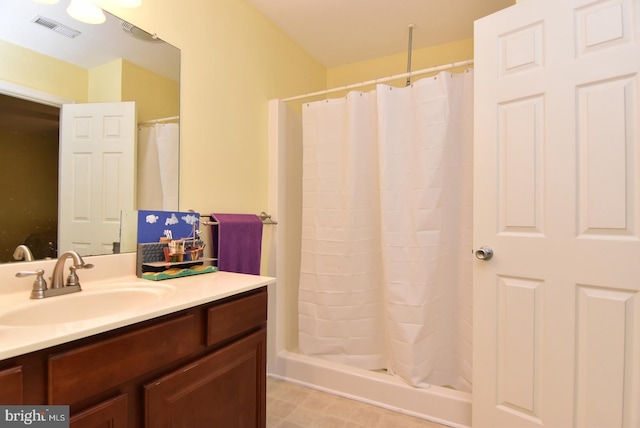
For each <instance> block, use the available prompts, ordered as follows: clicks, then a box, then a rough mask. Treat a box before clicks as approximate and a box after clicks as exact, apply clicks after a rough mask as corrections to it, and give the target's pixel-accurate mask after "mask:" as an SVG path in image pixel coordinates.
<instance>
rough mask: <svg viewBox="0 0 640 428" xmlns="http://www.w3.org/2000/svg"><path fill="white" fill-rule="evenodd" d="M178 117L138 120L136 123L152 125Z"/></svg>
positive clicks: (178, 117)
mask: <svg viewBox="0 0 640 428" xmlns="http://www.w3.org/2000/svg"><path fill="white" fill-rule="evenodd" d="M178 119H180V116H171V117H163V118H161V119H152V120H147V121H145V122H140V123H139V124H138V125H153V124H155V123H162V122H170V121H172V120H178Z"/></svg>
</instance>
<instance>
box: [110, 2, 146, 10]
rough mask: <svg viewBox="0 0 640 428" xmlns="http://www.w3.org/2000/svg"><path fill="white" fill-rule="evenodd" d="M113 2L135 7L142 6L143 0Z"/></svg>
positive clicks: (122, 5) (121, 5)
mask: <svg viewBox="0 0 640 428" xmlns="http://www.w3.org/2000/svg"><path fill="white" fill-rule="evenodd" d="M111 3H113V4H114V5H116V6H120V7H131V8H133V7H138V6H140V5H141V4H142V0H111Z"/></svg>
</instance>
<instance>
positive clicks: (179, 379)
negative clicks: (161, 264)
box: [0, 272, 274, 428]
mask: <svg viewBox="0 0 640 428" xmlns="http://www.w3.org/2000/svg"><path fill="white" fill-rule="evenodd" d="M140 281H141V282H140ZM166 282H167V283H169V282H170V283H171V285H170V286H169V288H170V289H171V291H170V292H168V293H165V294H163V296H162V298H157V299H155V300H154V301H153V302H151V303H146V304H145V305H143V307H141V308H140V309H139V310H135V309H134V310H128V311H127V312H126V313H125V314H117V315H116V314H114V315H101V316H99V317H97V318H92V319H87V320H84V321H78V322H68V321H66V320H65V322H62V323H58V324H55V321H54V323H53V324H52V326H46V325H45V326H36V327H34V326H7V325H2V323H1V321H2V320H3V319H4V318H3V314H6V313H7V311H6V310H5V311H3V308H1V307H0V341H1V342H2V344H3V346H2V348H3V349H1V350H0V360H1V361H0V404H33V405H41V404H52V405H55V404H64V405H69V406H70V413H71V426H72V427H94V426H96V427H97V426H110V427H153V428H157V427H177V426H180V427H214V426H220V427H225V428H226V427H254V426H255V427H264V426H265V423H266V422H265V421H266V419H265V418H266V414H265V406H266V352H267V351H266V349H267V345H266V338H267V333H266V322H267V285H268V284H271V283H273V282H274V280H273V278H268V277H260V276H252V275H241V274H233V273H228V272H216V273H213V274H205V275H200V276H197V277H190V278H180V279H176V280H171V281H166ZM136 284H138V285H139V286H140V287H148V286H149V281H146V282H145V280H141V279H131V280H130V281H129V280H128V282H127V283H126V287H127V289H129V288H135V286H136ZM152 285H153V284H152ZM102 286H105V284H103V285H102ZM158 286H161V284H158ZM100 287H101V285H100V284H98V285H96V286H95V287H86V290H87V291H82V292H80V293H76V294H78V295H80V294H82V293H85V292H86V293H87V295H88V296H90V295H91V293H96V292H100ZM95 290H98V291H95ZM1 297H2V298H3V300H2V302H3V305H4V304H6V302H8V301H10V300H11V299H12V298H13V297H11V296H9V297H7V296H6V295H3V296H1ZM5 297H6V298H5ZM64 298H65V296H59V297H53V298H51V299H64ZM24 299H26V300H28V292H27V293H26V294H24ZM85 301H87V302H88V301H90V300H87V299H86V298H85ZM51 302H52V303H51V304H53V303H54V302H53V300H51ZM21 304H24V303H21ZM26 304H27V305H30V304H36V305H37V304H38V302H33V301H32V302H27V303H26ZM7 319H8V320H9V321H8V323H11V322H12V318H10V317H9V318H7ZM5 324H6V323H5ZM40 327H41V329H42V330H45V332H46V331H47V330H48V333H49V335H50V337H49V338H46V336H47V333H45V334H42V333H37V332H36V329H37V328H40ZM29 331H31V332H32V333H34V334H33V335H32V336H31V338H30V339H29V338H28V336H29ZM68 337H75V338H74V339H73V340H68ZM5 344H7V345H8V347H5V346H4V345H5ZM12 346H13V347H12ZM25 351H28V352H25ZM10 354H15V355H11V356H8V357H7V355H10ZM5 357H6V358H5Z"/></svg>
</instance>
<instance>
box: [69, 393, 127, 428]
mask: <svg viewBox="0 0 640 428" xmlns="http://www.w3.org/2000/svg"><path fill="white" fill-rule="evenodd" d="M127 410H128V409H127V396H126V394H123V395H119V396H117V397H115V398H113V399H111V400H107V401H104V402H102V403H100V404H98V405H96V406H93V407H91V408H89V409H87V410H85V411H83V412H80V413H78V414H77V415H74V416H72V417H71V420H70V424H69V427H70V428H126V427H127Z"/></svg>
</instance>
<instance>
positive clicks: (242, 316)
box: [207, 288, 267, 346]
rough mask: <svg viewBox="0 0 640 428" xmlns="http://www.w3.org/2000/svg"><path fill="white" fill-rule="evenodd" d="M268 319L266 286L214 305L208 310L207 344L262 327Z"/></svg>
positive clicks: (213, 343)
mask: <svg viewBox="0 0 640 428" xmlns="http://www.w3.org/2000/svg"><path fill="white" fill-rule="evenodd" d="M266 321H267V289H266V288H261V289H260V291H258V292H256V293H252V294H249V295H247V296H244V297H240V298H237V299H233V300H229V301H227V302H224V303H220V304H217V305H215V306H212V307H210V308H209V310H208V311H207V346H211V345H215V344H216V343H219V342H221V341H223V340H226V339H229V338H231V337H234V336H236V335H238V334H241V333H244V332H248V331H250V330H252V329H254V328H257V327H260V326H261V325H262V324H264V323H265V322H266Z"/></svg>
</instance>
